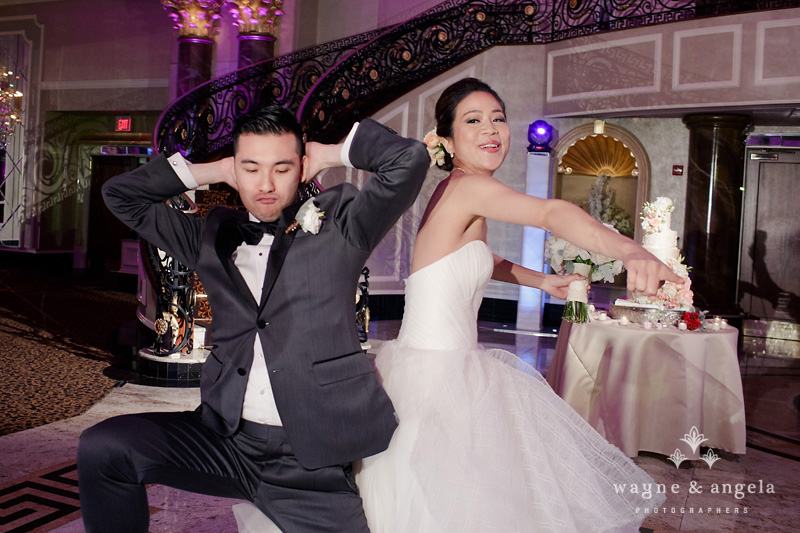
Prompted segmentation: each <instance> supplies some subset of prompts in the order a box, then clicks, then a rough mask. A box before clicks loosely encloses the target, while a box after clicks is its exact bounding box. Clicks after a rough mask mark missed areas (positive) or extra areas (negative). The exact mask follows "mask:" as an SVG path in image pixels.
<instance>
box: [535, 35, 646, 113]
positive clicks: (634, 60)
mask: <svg viewBox="0 0 800 533" xmlns="http://www.w3.org/2000/svg"><path fill="white" fill-rule="evenodd" d="M660 78H661V35H653V36H643V37H635V38H631V39H621V40H617V41H608V42H604V43H596V44H589V45H585V46H577V47H575V48H568V49H564V50H557V51H555V52H550V53H548V54H547V99H548V101H551V102H559V101H564V100H579V99H582V98H593V97H602V96H605V95H609V94H615V95H621V94H640V93H649V92H657V91H658V90H659V81H660Z"/></svg>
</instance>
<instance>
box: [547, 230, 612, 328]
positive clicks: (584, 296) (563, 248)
mask: <svg viewBox="0 0 800 533" xmlns="http://www.w3.org/2000/svg"><path fill="white" fill-rule="evenodd" d="M605 226H606V227H608V228H610V229H612V230H614V231H617V230H616V229H614V227H613V226H611V225H609V224H605ZM544 257H545V259H547V260H548V262H549V264H550V268H552V269H553V272H555V273H556V274H559V275H566V274H580V275H581V276H583V277H585V278H586V279H584V280H581V281H573V282H572V283H570V284H569V287H568V288H567V303H566V305H565V306H564V319H565V320H569V321H570V322H578V323H583V322H588V321H589V310H588V308H587V303H588V295H589V280H591V281H605V282H612V281H614V276H616V275H617V274H619V273H621V272H622V271H623V269H624V267H623V265H622V261H619V260H618V259H612V258H610V257H606V256H604V255H600V254H598V253H594V252H588V251H586V250H582V249H580V248H578V247H577V246H575V245H574V244H572V243H570V242H568V241H566V240H564V239H562V238H560V237H556V236H555V235H552V234H551V235H550V236H549V237H548V238H547V241H546V242H545V245H544Z"/></svg>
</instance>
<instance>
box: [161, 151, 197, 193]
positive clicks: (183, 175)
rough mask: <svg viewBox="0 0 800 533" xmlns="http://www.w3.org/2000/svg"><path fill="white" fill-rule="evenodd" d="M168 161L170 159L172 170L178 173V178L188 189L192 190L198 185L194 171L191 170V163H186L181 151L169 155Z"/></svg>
mask: <svg viewBox="0 0 800 533" xmlns="http://www.w3.org/2000/svg"><path fill="white" fill-rule="evenodd" d="M167 161H169V164H170V166H171V167H172V170H174V171H175V174H177V175H178V178H179V179H180V180H181V181H182V182H183V184H184V185H186V188H187V189H189V190H192V189H196V188H197V187H198V185H197V181H196V180H195V179H194V176H192V171H191V170H189V165H188V164H186V160H185V159H184V158H183V156H182V155H181V153H180V152H175V153H174V154H173V155H171V156H169V157H168V158H167Z"/></svg>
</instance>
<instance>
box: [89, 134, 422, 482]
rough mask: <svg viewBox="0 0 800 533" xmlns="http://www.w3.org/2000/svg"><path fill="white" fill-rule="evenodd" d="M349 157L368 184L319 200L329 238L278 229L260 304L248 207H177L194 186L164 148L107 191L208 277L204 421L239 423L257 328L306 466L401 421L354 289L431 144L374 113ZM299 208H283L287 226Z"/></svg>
mask: <svg viewBox="0 0 800 533" xmlns="http://www.w3.org/2000/svg"><path fill="white" fill-rule="evenodd" d="M349 157H350V161H351V163H352V164H353V166H355V167H356V168H359V169H363V170H368V171H371V172H372V176H371V177H370V178H369V180H367V181H366V183H365V185H364V187H363V188H362V189H361V190H360V191H359V190H358V189H356V188H355V187H353V186H352V185H349V184H342V185H338V186H336V187H332V188H330V189H328V190H326V191H324V192H322V193H321V194H319V195H318V196H317V197H316V198H315V203H316V204H317V205H318V206H319V208H320V209H321V210H322V211H324V212H325V220H324V222H323V224H322V229H321V231H320V233H319V234H317V235H314V234H311V233H305V232H303V231H302V230H301V229H298V230H297V231H295V232H293V233H289V234H288V235H287V234H284V232H283V231H282V230H281V229H279V231H278V233H277V235H276V237H275V241H274V243H273V245H272V248H271V250H270V254H269V261H268V266H267V274H266V278H265V283H264V289H263V294H262V295H261V301H260V302H256V301H255V300H254V299H253V297H252V294H251V293H250V291H249V290H248V288H247V285H246V283H245V282H244V279H243V278H242V276H241V274H240V273H239V270H238V269H237V268H236V267H235V265H234V264H233V260H232V259H231V254H232V253H233V251H234V250H235V249H236V247H237V246H238V245H239V244H240V243H241V239H239V238H237V235H238V231H237V229H236V224H237V223H239V222H242V221H246V220H247V214H246V213H245V212H243V211H236V210H232V209H229V208H224V207H215V208H212V209H211V210H210V211H209V212H208V214H207V215H206V217H205V218H202V219H201V218H199V217H197V216H194V215H187V214H185V213H182V212H179V211H178V210H175V209H172V208H170V207H169V206H167V205H166V204H165V203H164V200H165V199H167V198H170V197H172V196H175V195H178V194H180V193H182V192H184V191H185V190H186V187H185V186H184V184H183V183H182V182H181V181H180V179H179V178H178V177H177V175H176V174H175V173H174V172H173V170H172V169H171V168H170V165H169V162H168V161H167V160H166V158H165V157H164V156H158V157H157V158H155V159H154V160H153V161H151V162H150V163H148V164H146V165H144V166H143V167H141V168H139V169H137V170H135V171H133V172H130V173H127V174H123V175H121V176H117V177H115V178H113V179H111V180H109V181H108V182H107V183H106V184H105V185H104V187H103V195H104V198H105V201H106V204H107V205H108V207H109V209H110V210H111V211H112V212H113V213H114V214H115V215H116V216H117V217H118V218H119V219H120V220H122V221H123V222H124V223H125V224H127V225H128V226H130V227H131V228H132V229H134V230H135V231H137V232H138V233H139V234H140V235H141V236H142V237H143V238H145V239H147V240H148V241H150V242H151V243H153V244H155V245H156V246H158V247H159V248H161V249H163V250H165V251H167V252H168V253H170V254H171V255H172V256H173V257H175V258H176V259H178V260H179V261H181V262H182V263H183V264H185V265H187V266H188V267H189V268H191V269H194V270H195V271H196V272H197V274H198V276H199V277H200V279H201V280H202V282H203V286H204V287H205V290H206V293H207V294H208V299H209V301H210V303H211V308H212V312H213V322H212V335H211V338H212V339H213V342H214V344H215V348H214V349H213V350H212V352H211V353H210V355H209V357H208V359H207V360H206V362H205V364H204V366H203V371H202V377H201V394H202V403H201V406H200V407H199V410H200V412H201V415H202V420H203V423H204V424H206V425H207V426H208V427H210V428H211V429H213V430H214V431H216V432H218V433H219V434H221V435H225V436H227V435H231V434H233V433H234V432H235V431H236V430H237V428H238V426H239V422H240V415H241V410H242V401H243V399H244V393H245V387H246V385H247V379H248V374H249V371H250V367H251V364H252V361H253V339H254V336H255V335H256V334H258V337H259V339H260V341H261V345H262V347H263V349H264V357H265V359H266V363H267V367H268V368H269V371H270V380H271V382H272V388H273V393H274V395H275V403H276V404H277V407H278V411H279V413H280V416H281V420H282V421H283V424H284V429H285V431H286V434H287V436H288V438H289V441H290V444H291V446H292V448H293V450H294V452H295V454H296V456H297V458H298V460H299V461H300V463H301V464H302V465H303V466H305V467H306V468H319V467H323V466H330V465H334V464H344V463H347V462H349V461H352V460H355V459H359V458H362V457H367V456H370V455H373V454H375V453H378V452H380V451H383V450H384V449H386V447H387V446H388V445H389V440H390V439H391V436H392V433H393V432H394V429H395V427H396V425H397V422H396V420H395V415H394V409H393V407H392V404H391V401H390V400H389V398H388V397H387V396H386V393H385V392H384V391H383V389H382V387H381V386H380V384H379V382H378V379H377V377H376V375H375V373H374V371H373V367H372V364H371V362H370V360H369V359H368V357H367V355H366V354H365V353H364V352H363V351H362V349H361V346H360V344H359V341H358V336H357V333H356V328H355V323H354V320H355V294H356V285H357V283H358V279H359V276H360V274H361V269H362V268H363V266H364V263H365V262H366V260H367V258H368V257H369V255H370V253H371V252H372V250H373V249H374V248H375V246H377V245H378V243H379V242H380V240H381V239H382V238H383V236H384V235H385V234H386V233H387V232H388V231H389V229H390V228H391V227H392V226H393V225H394V223H395V222H396V221H397V219H398V218H399V217H400V215H402V213H403V212H404V211H405V210H406V209H408V207H410V206H411V204H412V203H413V202H414V200H415V198H416V197H417V194H418V193H419V190H420V188H421V186H422V182H423V180H424V179H425V174H426V171H427V168H428V162H429V158H428V154H427V151H426V149H425V146H424V145H423V144H422V143H420V142H417V141H414V140H410V139H405V138H402V137H399V136H397V135H395V134H394V133H393V132H391V131H390V130H388V129H387V128H385V127H384V126H382V125H380V124H378V123H377V122H374V121H372V120H364V121H363V122H362V123H361V124H360V125H359V128H358V130H357V131H356V135H355V137H354V139H353V142H352V145H351V148H350V152H349ZM298 207H299V206H298V205H294V206H292V207H290V208H287V209H286V210H285V211H284V213H283V217H282V219H281V224H280V226H279V228H285V227H286V226H288V225H289V224H290V223H291V221H292V220H293V219H294V213H295V211H296V210H297V208H298Z"/></svg>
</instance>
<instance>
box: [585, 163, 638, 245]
mask: <svg viewBox="0 0 800 533" xmlns="http://www.w3.org/2000/svg"><path fill="white" fill-rule="evenodd" d="M610 179H611V178H610V177H609V176H607V175H605V174H603V175H600V176H597V179H596V180H595V181H594V184H593V185H592V191H591V192H590V193H589V202H588V203H587V204H586V208H587V211H588V212H589V214H590V215H592V216H593V217H594V218H596V219H597V220H599V221H600V222H603V223H604V224H611V225H612V226H614V228H615V229H616V230H617V231H619V232H620V233H622V234H623V235H625V236H627V237H633V223H632V222H631V216H630V215H629V214H628V213H626V212H625V210H624V209H623V208H622V207H620V206H619V205H618V204H617V203H615V202H614V189H612V188H611V187H609V186H608V182H609V180H610Z"/></svg>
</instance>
